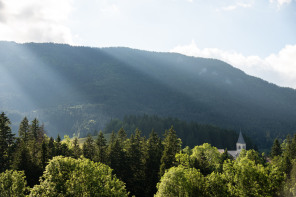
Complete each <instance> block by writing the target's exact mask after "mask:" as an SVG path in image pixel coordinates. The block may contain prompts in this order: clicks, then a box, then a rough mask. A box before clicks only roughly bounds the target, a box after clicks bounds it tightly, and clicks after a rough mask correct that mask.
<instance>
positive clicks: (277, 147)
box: [270, 138, 282, 157]
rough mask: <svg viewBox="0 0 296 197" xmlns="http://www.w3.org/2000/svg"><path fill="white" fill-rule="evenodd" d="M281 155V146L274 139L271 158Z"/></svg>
mask: <svg viewBox="0 0 296 197" xmlns="http://www.w3.org/2000/svg"><path fill="white" fill-rule="evenodd" d="M281 154H282V148H281V145H280V142H279V140H278V139H277V138H276V139H275V140H274V142H273V145H272V147H271V153H270V155H271V157H275V156H279V155H281Z"/></svg>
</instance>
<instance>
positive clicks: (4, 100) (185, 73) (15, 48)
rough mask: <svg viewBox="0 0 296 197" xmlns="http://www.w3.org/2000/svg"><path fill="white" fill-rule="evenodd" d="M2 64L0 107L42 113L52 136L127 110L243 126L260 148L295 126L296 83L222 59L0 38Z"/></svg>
mask: <svg viewBox="0 0 296 197" xmlns="http://www.w3.org/2000/svg"><path fill="white" fill-rule="evenodd" d="M0 64H1V67H0V71H1V72H2V73H5V77H4V78H2V80H1V79H0V87H1V88H2V91H1V93H0V109H3V110H4V111H5V110H6V111H8V113H10V114H11V115H13V116H18V118H15V117H13V119H14V120H16V119H20V117H21V116H22V115H28V114H29V115H28V116H31V117H34V115H35V116H37V117H40V118H41V121H42V122H44V123H45V126H46V128H48V131H50V132H51V134H52V135H56V134H57V133H61V134H69V133H74V132H76V131H77V130H81V131H83V132H87V130H89V131H91V130H93V129H103V127H104V125H105V124H106V123H107V122H108V121H109V120H110V119H112V118H122V117H124V116H125V115H129V114H151V115H160V116H164V117H166V116H170V117H177V118H180V119H182V120H187V121H196V122H198V123H203V124H213V125H216V126H219V127H222V128H226V129H233V130H239V129H243V131H244V132H245V133H246V134H248V135H249V136H250V137H251V138H254V139H255V140H254V141H255V142H257V143H258V146H259V147H260V143H262V144H264V145H263V146H266V145H269V144H270V143H271V141H272V140H273V138H275V137H278V136H279V137H282V136H284V135H286V134H288V133H292V132H294V131H295V130H296V123H294V120H293V117H295V115H296V112H295V111H296V91H295V90H294V89H291V88H281V87H279V86H277V85H275V84H271V83H269V82H266V81H264V80H262V79H259V78H257V77H253V76H249V75H247V74H246V73H244V72H243V71H241V70H239V69H237V68H235V67H233V66H231V65H230V64H227V63H225V62H223V61H220V60H215V59H205V58H196V57H189V56H185V55H181V54H177V53H167V52H147V51H143V50H137V49H130V48H126V47H115V48H114V47H112V48H110V47H108V48H91V47H77V46H70V45H66V44H54V43H42V44H39V43H25V44H17V43H10V42H0ZM15 112H16V113H15ZM93 122H95V123H93ZM63 123H64V124H63Z"/></svg>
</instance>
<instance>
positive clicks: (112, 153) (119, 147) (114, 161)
mask: <svg viewBox="0 0 296 197" xmlns="http://www.w3.org/2000/svg"><path fill="white" fill-rule="evenodd" d="M124 144H125V141H122V138H121V139H119V138H118V137H117V136H116V134H115V133H114V132H112V134H111V138H110V142H109V145H108V163H109V166H110V167H111V168H112V169H114V174H116V175H117V176H118V177H119V178H120V179H121V180H123V181H124V182H125V178H126V177H128V176H129V170H128V168H129V166H127V165H126V163H127V158H126V152H125V151H124Z"/></svg>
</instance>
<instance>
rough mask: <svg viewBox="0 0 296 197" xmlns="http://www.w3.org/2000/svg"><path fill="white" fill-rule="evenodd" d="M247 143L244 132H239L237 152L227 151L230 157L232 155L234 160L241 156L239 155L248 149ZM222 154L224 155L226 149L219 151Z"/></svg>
mask: <svg viewBox="0 0 296 197" xmlns="http://www.w3.org/2000/svg"><path fill="white" fill-rule="evenodd" d="M246 147H247V146H246V142H245V140H244V137H243V135H242V132H239V137H238V140H237V142H236V150H229V151H227V152H228V154H229V155H231V156H232V157H233V158H234V159H235V158H237V157H238V156H239V153H240V152H241V151H242V149H246ZM218 151H219V152H220V153H224V149H218Z"/></svg>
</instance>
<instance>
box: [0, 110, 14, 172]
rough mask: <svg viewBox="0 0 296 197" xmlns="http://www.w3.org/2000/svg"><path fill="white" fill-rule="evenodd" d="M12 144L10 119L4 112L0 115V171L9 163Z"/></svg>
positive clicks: (6, 167)
mask: <svg viewBox="0 0 296 197" xmlns="http://www.w3.org/2000/svg"><path fill="white" fill-rule="evenodd" d="M13 145H14V134H13V133H12V132H11V128H10V120H9V119H8V117H7V116H6V115H5V113H4V112H2V113H1V115H0V172H3V171H5V170H6V169H8V167H9V166H10V164H11V161H12V151H13Z"/></svg>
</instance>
